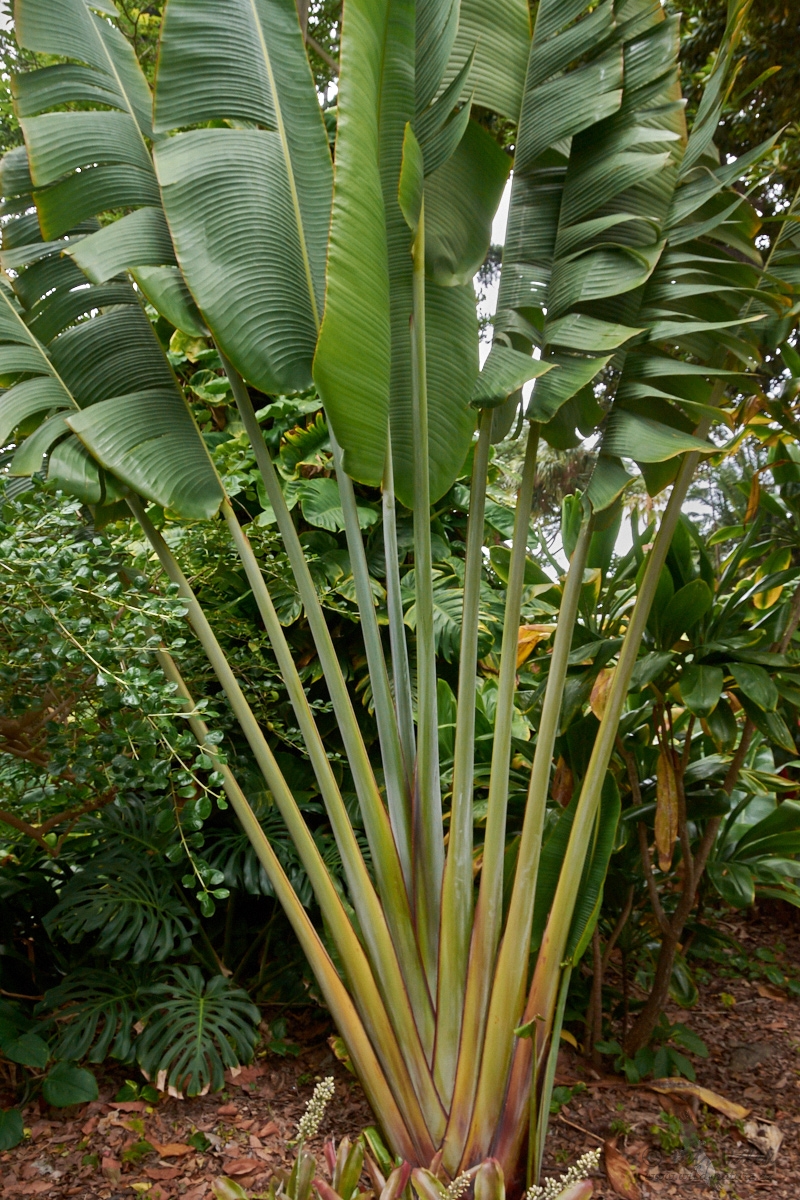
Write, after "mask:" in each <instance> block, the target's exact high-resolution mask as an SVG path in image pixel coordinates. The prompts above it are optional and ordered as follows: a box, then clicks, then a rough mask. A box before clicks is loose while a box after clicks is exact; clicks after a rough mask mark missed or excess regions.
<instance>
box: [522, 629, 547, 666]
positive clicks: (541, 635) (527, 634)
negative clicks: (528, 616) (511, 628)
mask: <svg viewBox="0 0 800 1200" xmlns="http://www.w3.org/2000/svg"><path fill="white" fill-rule="evenodd" d="M551 631H552V626H542V625H521V626H520V629H519V633H518V634H517V670H519V668H520V667H521V666H522V664H523V663H524V662H525V660H526V659H528V658H530V656H531V655H532V654H533V652H534V650H535V649H536V647H537V646H538V645H539V642H543V641H544V639H545V638H547V637H549V636H550V633H551Z"/></svg>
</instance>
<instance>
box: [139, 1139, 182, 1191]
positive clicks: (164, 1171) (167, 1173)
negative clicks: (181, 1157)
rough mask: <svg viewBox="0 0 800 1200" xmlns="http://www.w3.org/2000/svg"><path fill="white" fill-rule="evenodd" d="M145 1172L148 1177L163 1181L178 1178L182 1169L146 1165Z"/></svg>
mask: <svg viewBox="0 0 800 1200" xmlns="http://www.w3.org/2000/svg"><path fill="white" fill-rule="evenodd" d="M151 1145H152V1143H151ZM144 1173H145V1175H146V1176H147V1178H148V1179H154V1180H156V1181H157V1182H160V1183H163V1182H164V1181H165V1180H168V1179H177V1178H178V1176H179V1175H180V1174H181V1171H180V1170H179V1169H178V1168H177V1167H145V1168H144Z"/></svg>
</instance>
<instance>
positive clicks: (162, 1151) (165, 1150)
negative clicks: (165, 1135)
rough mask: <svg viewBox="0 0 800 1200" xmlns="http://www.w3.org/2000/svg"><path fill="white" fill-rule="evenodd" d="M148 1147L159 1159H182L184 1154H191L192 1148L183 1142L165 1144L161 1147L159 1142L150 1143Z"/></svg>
mask: <svg viewBox="0 0 800 1200" xmlns="http://www.w3.org/2000/svg"><path fill="white" fill-rule="evenodd" d="M150 1145H151V1146H152V1147H153V1149H154V1150H155V1152H156V1154H157V1155H158V1156H159V1158H182V1157H183V1155H184V1154H191V1153H192V1147H191V1146H187V1145H186V1144H185V1143H184V1142H167V1144H166V1145H165V1146H162V1145H161V1143H160V1142H153V1141H151V1142H150Z"/></svg>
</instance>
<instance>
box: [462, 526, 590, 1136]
mask: <svg viewBox="0 0 800 1200" xmlns="http://www.w3.org/2000/svg"><path fill="white" fill-rule="evenodd" d="M593 528H594V521H593V519H592V518H591V517H589V516H587V517H586V518H585V519H584V521H583V522H582V524H581V528H580V531H579V534H578V540H577V542H576V544H575V549H574V550H573V552H572V558H571V560H570V565H569V571H568V572H567V577H566V580H565V583H564V592H563V595H562V598H561V607H560V609H559V613H558V623H557V625H556V632H555V637H554V640H553V653H552V656H551V659H550V669H549V672H548V676H547V686H546V688H545V694H544V699H543V701H542V712H541V717H540V719H539V729H538V731H537V734H536V749H535V751H534V756H533V765H532V767H531V777H530V782H529V785H528V797H527V801H526V805H525V817H524V821H523V825H522V834H521V837H520V844H519V851H518V854H517V867H516V873H515V875H514V885H513V888H512V892H511V900H510V903H509V909H508V916H507V918H506V926H505V931H504V934H503V939H502V941H501V943H500V950H499V953H498V956H497V966H496V968H495V971H494V980H493V984H492V995H491V999H490V1001H489V1013H488V1017H487V1020H486V1038H485V1042H484V1050H483V1054H482V1056H481V1071H480V1078H479V1081H478V1090H477V1098H476V1103H475V1111H474V1115H473V1118H472V1126H471V1129H470V1134H469V1145H470V1147H473V1146H488V1145H489V1144H490V1142H491V1138H492V1136H493V1132H494V1130H495V1128H496V1126H497V1121H498V1118H499V1114H500V1109H501V1105H502V1095H503V1090H504V1087H505V1081H506V1078H507V1076H508V1068H509V1064H510V1062H511V1054H512V1050H513V1045H514V1035H513V1031H512V1025H510V1024H509V1021H508V1013H509V1011H511V1012H512V1013H519V1014H521V1012H522V1008H523V1004H524V998H525V986H526V983H527V979H528V965H529V960H530V941H531V928H532V926H533V909H534V901H535V897H536V881H537V877H538V873H539V856H540V853H541V848H542V833H543V829H544V819H545V813H546V810H547V796H548V792H549V790H550V774H551V771H552V761H553V748H554V746H555V740H556V736H557V734H558V729H559V722H560V717H561V704H562V700H563V696H564V687H565V684H566V680H567V668H568V666H569V655H570V650H571V648H572V638H573V634H574V632H575V622H576V621H577V617H578V606H579V603H580V596H581V588H582V586H583V573H584V569H585V566H586V559H587V556H588V552H589V544H590V542H591V538H592V531H593Z"/></svg>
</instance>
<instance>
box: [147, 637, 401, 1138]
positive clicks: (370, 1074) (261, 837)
mask: <svg viewBox="0 0 800 1200" xmlns="http://www.w3.org/2000/svg"><path fill="white" fill-rule="evenodd" d="M156 659H157V660H158V663H159V665H160V667H161V669H162V671H163V672H164V675H165V676H166V678H167V679H168V680H170V682H172V683H174V684H175V686H176V692H177V695H179V696H180V697H181V699H182V700H183V702H184V711H185V712H186V713H187V714H188V723H189V728H190V729H191V730H192V733H193V734H194V736H195V738H196V740H197V744H198V746H199V747H200V749H201V750H203V751H204V752H205V753H206V754H208V756H209V758H211V759H212V761H213V762H214V768H215V770H217V771H218V772H219V773H220V775H221V776H222V785H223V787H224V789H225V794H226V796H227V797H228V800H229V801H230V804H231V807H232V808H233V811H234V812H235V813H236V816H237V817H238V819H239V822H240V824H241V826H242V828H243V829H244V831H245V833H246V834H247V837H248V840H249V841H250V843H251V845H252V846H253V849H254V850H255V852H256V855H257V857H258V860H259V862H260V863H261V865H262V866H263V868H264V871H265V872H266V875H267V878H268V879H269V881H270V884H271V885H272V888H273V891H274V892H275V897H276V899H277V901H278V903H279V904H280V905H281V907H282V908H283V911H284V912H285V913H286V916H287V918H288V920H289V922H290V923H291V926H292V928H293V929H294V932H295V935H296V937H297V940H298V941H299V943H300V945H301V946H302V948H303V953H304V954H305V955H306V956H307V958H308V961H309V963H310V965H311V967H312V968H313V970H314V974H315V976H316V978H317V980H318V982H319V985H320V988H321V989H322V993H323V995H324V997H325V1002H326V1004H327V1005H328V1006H329V1008H330V1011H331V1015H332V1016H333V1018H334V1020H335V1021H336V1022H337V1024H338V1025H339V1027H340V1028H345V1029H347V1031H348V1035H347V1045H348V1050H349V1052H350V1054H351V1056H352V1058H353V1062H354V1063H356V1064H357V1069H358V1071H359V1075H360V1077H361V1078H363V1081H364V1088H365V1090H366V1092H367V1095H368V1098H369V1101H370V1103H371V1104H380V1105H385V1106H386V1108H385V1109H384V1108H381V1110H380V1111H381V1112H384V1111H385V1112H387V1113H389V1114H390V1116H389V1119H388V1121H387V1122H386V1126H385V1129H386V1133H387V1136H388V1137H389V1139H390V1141H392V1143H393V1149H394V1150H395V1152H396V1153H400V1154H402V1155H403V1156H404V1157H407V1156H408V1155H409V1154H413V1152H414V1149H415V1147H414V1144H413V1142H412V1140H411V1139H410V1138H409V1136H408V1134H407V1132H406V1129H405V1126H404V1123H403V1119H402V1116H401V1113H400V1110H399V1109H398V1107H397V1103H396V1101H395V1098H394V1096H393V1094H392V1091H391V1088H390V1087H389V1085H388V1084H387V1082H386V1078H385V1076H384V1074H383V1071H382V1069H381V1066H380V1063H379V1062H378V1059H377V1057H376V1055H375V1051H374V1049H373V1047H372V1044H371V1042H370V1039H369V1037H368V1036H367V1033H366V1030H365V1029H364V1026H363V1024H362V1022H361V1018H360V1017H359V1016H358V1013H357V1012H356V1009H355V1006H354V1005H353V1001H352V999H351V998H350V995H349V993H348V991H347V988H346V987H345V986H344V984H343V983H342V980H341V979H340V978H339V974H338V972H337V970H336V968H335V967H334V965H333V963H332V961H331V959H330V956H329V954H328V952H327V950H326V949H325V946H324V945H323V943H322V939H321V938H320V936H319V934H318V933H317V931H316V929H315V928H314V926H313V924H312V922H311V920H310V918H309V916H308V913H307V912H306V910H305V909H304V908H303V906H302V904H301V903H300V900H299V899H298V897H297V893H296V892H295V890H294V888H293V887H292V885H291V883H290V882H289V879H288V877H287V875H286V872H285V871H284V869H283V867H282V866H281V864H280V862H279V860H278V858H277V856H276V854H275V851H274V850H273V849H272V846H271V845H270V844H269V839H268V838H267V835H266V834H265V833H264V830H263V829H262V827H261V825H260V824H259V821H258V818H257V817H256V815H255V813H254V812H253V809H252V807H251V806H250V803H249V801H248V800H247V797H246V796H245V794H244V792H243V791H242V789H241V787H240V786H239V784H238V782H237V780H236V777H235V776H234V774H233V771H232V770H231V768H230V767H229V766H228V764H227V763H226V762H223V761H222V759H221V757H220V754H219V749H218V747H217V746H215V745H212V744H211V743H210V742H209V741H208V726H207V725H206V723H205V721H203V719H202V718H201V717H200V716H199V714H198V712H197V706H196V704H195V701H194V700H193V698H192V695H191V692H190V691H189V689H188V687H187V686H186V682H185V680H184V678H183V676H182V675H181V673H180V671H179V669H178V667H177V664H176V663H175V660H174V659H173V657H172V655H171V654H169V653H168V652H167V651H166V650H164V649H159V650H157V651H156ZM362 1072H363V1075H362Z"/></svg>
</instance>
